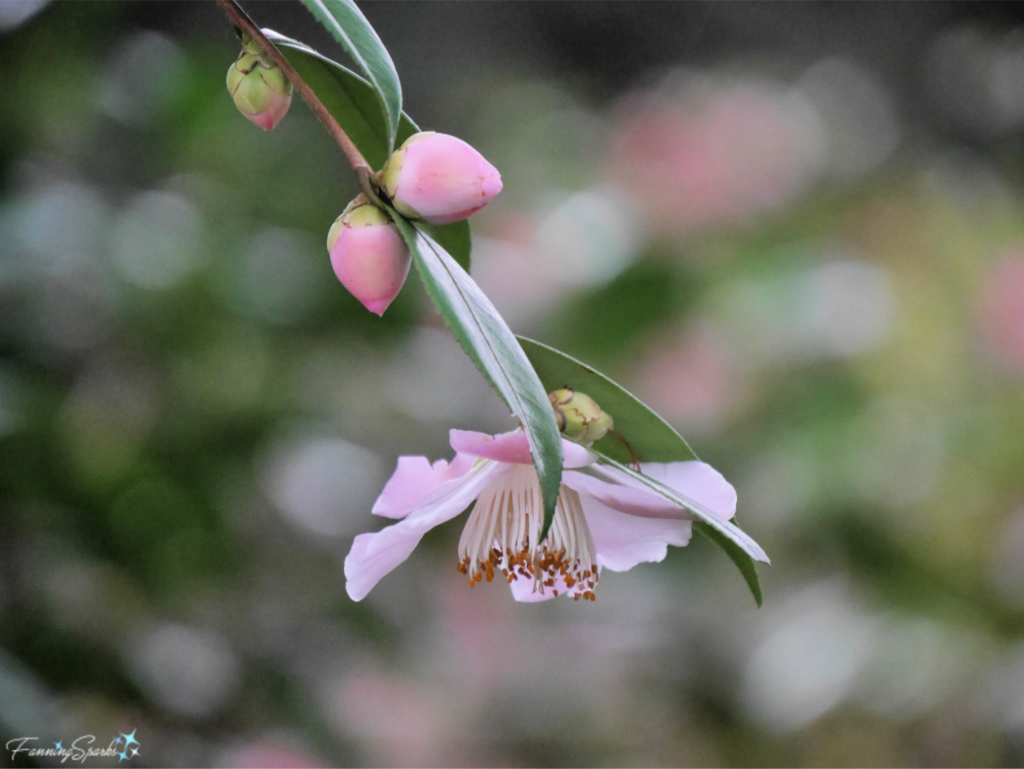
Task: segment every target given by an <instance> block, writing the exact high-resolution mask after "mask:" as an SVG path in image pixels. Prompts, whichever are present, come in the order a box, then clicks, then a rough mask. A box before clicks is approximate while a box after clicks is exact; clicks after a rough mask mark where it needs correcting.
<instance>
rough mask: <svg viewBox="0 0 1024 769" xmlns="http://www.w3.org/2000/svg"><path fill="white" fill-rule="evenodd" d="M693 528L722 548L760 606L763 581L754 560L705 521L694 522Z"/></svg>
mask: <svg viewBox="0 0 1024 769" xmlns="http://www.w3.org/2000/svg"><path fill="white" fill-rule="evenodd" d="M693 528H695V529H696V530H697V531H699V532H700V533H701V534H703V535H704V536H705V537H707V538H708V539H710V540H711V541H712V542H714V543H715V544H716V545H718V546H719V547H720V548H722V549H723V550H724V551H725V554H726V555H728V556H729V558H731V559H732V562H733V563H734V564H736V568H738V569H739V570H740V574H742V575H743V579H745V580H746V581H747V587H749V588H750V592H751V593H752V594H753V596H754V601H755V602H756V603H757V605H758V606H760V605H761V604H762V603H763V602H764V599H763V597H762V596H761V581H760V580H759V579H758V578H757V568H756V567H755V566H754V560H753V559H752V558H751V557H750V556H749V555H747V553H746V551H745V550H744V549H743V548H741V547H740V546H739V545H737V544H736V543H734V542H733V541H732V540H731V539H729V538H728V537H726V536H725V535H724V534H722V533H721V532H720V531H718V529H714V528H712V527H711V526H708V525H707V524H706V523H704V522H703V521H694V522H693Z"/></svg>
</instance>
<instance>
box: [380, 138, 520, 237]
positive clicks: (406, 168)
mask: <svg viewBox="0 0 1024 769" xmlns="http://www.w3.org/2000/svg"><path fill="white" fill-rule="evenodd" d="M379 180H380V185H381V187H383V189H384V191H385V192H386V193H387V196H388V197H389V198H390V199H391V202H392V204H393V205H394V206H395V209H396V210H397V211H398V212H399V213H400V214H402V215H403V216H406V217H408V218H410V219H422V220H423V221H425V222H428V223H430V224H449V223H450V222H457V221H460V220H462V219H466V218H468V217H469V216H470V215H472V214H474V213H475V212H477V211H479V210H480V209H481V208H483V207H484V206H486V205H487V204H488V202H490V200H491V198H493V197H494V196H495V195H497V194H498V193H499V192H501V174H499V173H498V169H496V168H495V167H494V166H492V165H491V164H490V163H488V162H487V161H486V160H485V159H484V156H483V155H481V154H480V153H479V152H477V151H476V150H475V149H473V148H472V147H470V146H469V145H468V144H466V142H464V141H462V139H457V138H456V137H454V136H449V135H448V134H439V133H434V132H433V131H427V132H424V133H418V134H415V135H413V136H410V137H409V138H408V139H406V140H405V143H404V144H403V145H402V146H401V147H399V148H398V150H396V151H395V153H394V154H393V155H392V156H391V157H390V158H388V162H387V163H385V164H384V168H382V169H381V172H380V177H379Z"/></svg>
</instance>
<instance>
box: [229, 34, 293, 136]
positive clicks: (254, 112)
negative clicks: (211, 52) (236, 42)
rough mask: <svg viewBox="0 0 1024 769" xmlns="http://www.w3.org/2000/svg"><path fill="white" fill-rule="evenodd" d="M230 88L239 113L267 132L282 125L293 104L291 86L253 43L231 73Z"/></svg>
mask: <svg viewBox="0 0 1024 769" xmlns="http://www.w3.org/2000/svg"><path fill="white" fill-rule="evenodd" d="M227 84H228V93H230V94H231V98H232V99H234V101H235V106H236V107H238V111H239V112H241V113H242V114H243V115H245V116H246V117H247V118H249V120H251V121H252V122H254V123H255V124H256V125H258V126H259V127H260V128H262V129H264V130H265V131H269V130H271V129H272V128H273V127H274V126H276V125H277V124H278V123H280V122H281V118H283V117H284V116H285V113H287V112H288V107H289V106H290V105H291V103H292V84H291V83H290V82H288V78H286V77H285V76H284V73H283V72H282V71H281V70H280V68H278V67H277V65H275V64H274V63H273V62H272V61H271V60H270V59H269V58H268V57H266V56H265V55H264V54H263V53H262V52H261V51H260V49H259V46H257V45H256V43H255V42H253V41H252V40H247V41H246V42H245V47H244V48H243V49H242V52H241V53H240V54H239V56H238V59H237V60H236V61H235V63H234V64H232V65H231V67H230V68H229V69H228V80H227Z"/></svg>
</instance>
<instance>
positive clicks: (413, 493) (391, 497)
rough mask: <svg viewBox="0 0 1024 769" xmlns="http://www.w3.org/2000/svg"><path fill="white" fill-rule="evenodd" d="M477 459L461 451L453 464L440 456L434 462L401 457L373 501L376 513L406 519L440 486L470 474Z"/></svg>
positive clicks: (424, 458) (423, 458) (418, 458)
mask: <svg viewBox="0 0 1024 769" xmlns="http://www.w3.org/2000/svg"><path fill="white" fill-rule="evenodd" d="M473 461H474V460H473V457H470V456H467V455H465V454H457V455H456V456H455V459H453V460H452V463H451V464H448V462H446V461H445V460H443V459H439V460H437V461H436V462H434V464H433V465H431V464H430V462H428V461H427V458H426V457H399V458H398V466H397V467H396V468H395V472H394V474H393V475H392V476H391V478H390V479H389V480H388V482H387V484H385V486H384V490H383V491H382V492H381V493H380V496H379V497H377V501H376V502H374V503H373V513H374V515H383V516H384V517H386V518H404V517H405V516H407V515H408V514H409V513H410V512H412V510H413V509H414V508H416V507H418V506H420V504H421V500H423V499H424V498H425V497H426V496H427V494H429V493H430V492H432V491H434V490H435V489H436V488H437V487H438V486H440V485H441V484H443V483H446V482H448V481H451V480H454V479H456V478H461V477H462V476H463V475H465V474H466V473H468V472H469V469H470V468H471V467H472V466H473Z"/></svg>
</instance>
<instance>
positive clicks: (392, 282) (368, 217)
mask: <svg viewBox="0 0 1024 769" xmlns="http://www.w3.org/2000/svg"><path fill="white" fill-rule="evenodd" d="M327 250H328V251H330V253H331V266H332V267H333V268H334V274H335V275H337V276H338V280H340V281H341V282H342V285H344V286H345V288H347V289H348V290H349V291H350V292H351V293H352V296H354V297H355V298H356V299H358V300H359V301H360V302H362V303H363V306H364V307H366V309H367V310H369V311H370V312H372V313H375V314H377V315H383V314H384V311H385V310H386V309H387V308H388V305H390V304H391V302H393V301H394V299H395V297H396V296H398V292H399V291H401V290H402V285H403V284H404V283H405V278H406V276H407V275H408V274H409V265H410V264H411V262H412V257H411V256H410V254H409V249H408V248H407V247H406V245H405V241H404V240H402V236H401V235H399V234H398V230H396V229H395V226H394V225H393V224H392V223H391V221H390V219H388V217H387V214H385V213H384V212H383V211H381V210H380V209H379V208H377V207H376V206H374V205H372V204H370V203H367V202H366V198H365V197H363V196H362V195H360V196H359V197H357V198H356V199H355V200H353V201H352V202H351V203H349V204H348V207H347V208H346V209H345V212H344V213H343V214H342V215H341V216H339V217H338V218H337V220H335V222H334V224H333V225H332V226H331V231H330V232H329V233H328V234H327Z"/></svg>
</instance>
